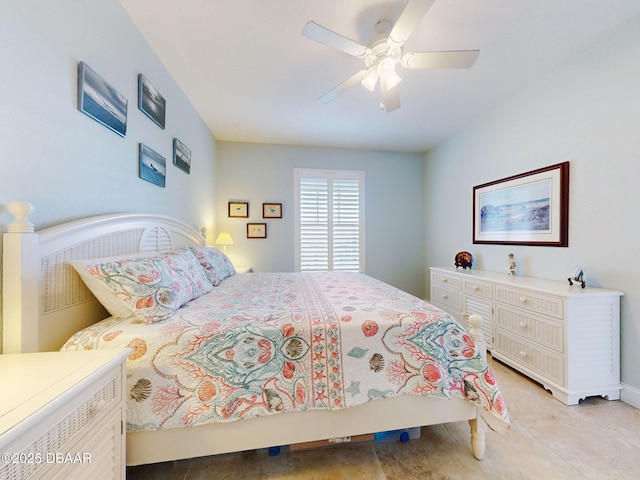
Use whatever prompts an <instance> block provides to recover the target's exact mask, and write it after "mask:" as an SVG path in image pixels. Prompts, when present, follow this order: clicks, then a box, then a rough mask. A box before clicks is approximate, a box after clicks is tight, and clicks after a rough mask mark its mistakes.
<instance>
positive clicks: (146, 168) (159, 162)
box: [138, 143, 167, 188]
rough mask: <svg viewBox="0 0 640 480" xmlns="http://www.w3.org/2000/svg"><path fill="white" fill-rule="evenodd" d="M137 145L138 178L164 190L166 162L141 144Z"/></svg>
mask: <svg viewBox="0 0 640 480" xmlns="http://www.w3.org/2000/svg"><path fill="white" fill-rule="evenodd" d="M139 145H140V146H139V156H138V157H139V164H140V167H139V176H140V178H142V179H143V180H146V181H147V182H151V183H153V184H155V185H158V186H159V187H162V188H164V186H165V179H166V175H167V162H166V160H165V158H164V157H163V156H162V155H160V154H159V153H158V152H155V151H154V150H152V149H150V148H149V147H147V146H146V145H144V144H143V143H141V144H139Z"/></svg>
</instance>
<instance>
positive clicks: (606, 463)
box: [127, 360, 640, 480]
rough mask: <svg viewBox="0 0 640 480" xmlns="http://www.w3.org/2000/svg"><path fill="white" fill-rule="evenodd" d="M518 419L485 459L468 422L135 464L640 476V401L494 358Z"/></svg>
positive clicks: (254, 472) (556, 479)
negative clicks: (559, 391)
mask: <svg viewBox="0 0 640 480" xmlns="http://www.w3.org/2000/svg"><path fill="white" fill-rule="evenodd" d="M490 363H491V367H492V369H493V371H494V374H495V376H496V378H497V380H498V384H499V385H500V387H501V389H502V392H503V395H504V398H505V401H506V403H507V407H508V408H509V413H510V415H511V420H512V426H511V428H510V429H509V430H508V431H507V432H506V433H500V434H499V433H495V432H492V431H489V432H488V434H487V450H486V454H485V458H484V460H482V461H478V460H476V459H475V458H474V457H473V455H472V453H471V447H470V445H469V438H470V434H469V427H468V425H467V423H466V422H459V423H451V424H446V425H437V426H433V427H423V428H422V430H421V436H420V438H419V439H414V440H411V441H410V442H408V443H400V442H383V443H377V444H366V445H347V446H341V447H337V448H331V449H319V450H307V451H297V452H287V453H281V454H280V455H278V456H276V457H270V456H269V455H268V453H266V452H264V451H257V452H256V451H250V452H241V453H237V454H229V455H220V456H214V457H205V458H200V459H193V460H181V461H176V462H167V463H159V464H154V465H143V466H137V467H129V468H128V469H127V478H128V479H129V480H137V479H153V480H155V479H158V480H165V479H167V480H169V479H171V480H174V479H175V480H178V479H180V480H196V479H202V480H204V479H207V480H209V479H211V480H213V479H238V480H253V479H267V478H268V479H272V480H277V479H290V480H325V479H326V480H342V479H344V480H347V479H349V480H355V479H366V480H400V479H402V480H412V479H416V480H417V479H420V480H430V479H439V480H443V479H452V480H453V479H482V478H491V479H506V480H511V479H514V480H516V479H517V480H520V479H544V480H548V479H553V480H562V479H570V480H576V479H588V480H591V479H592V480H596V479H597V480H604V479H620V480H622V479H639V478H640V410H638V409H636V408H633V407H631V406H629V405H627V404H625V403H623V402H620V401H614V402H609V401H607V400H605V399H603V398H600V397H592V398H588V399H586V400H585V401H583V402H581V403H580V405H575V406H571V407H568V406H566V405H563V404H562V403H560V402H559V401H557V400H555V399H554V398H553V397H552V396H551V395H550V394H549V393H548V392H546V391H545V390H544V389H543V388H542V387H540V386H539V385H537V384H536V383H534V382H532V381H531V380H528V379H527V378H525V377H523V376H521V375H520V374H519V373H517V372H515V371H514V370H512V369H510V368H509V367H507V366H505V365H503V364H502V363H500V362H498V361H495V360H490Z"/></svg>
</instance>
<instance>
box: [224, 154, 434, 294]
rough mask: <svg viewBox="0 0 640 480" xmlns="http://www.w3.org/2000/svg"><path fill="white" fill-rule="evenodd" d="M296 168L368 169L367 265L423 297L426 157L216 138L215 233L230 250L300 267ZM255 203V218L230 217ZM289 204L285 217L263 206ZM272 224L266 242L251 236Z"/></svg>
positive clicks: (242, 260)
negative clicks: (224, 236)
mask: <svg viewBox="0 0 640 480" xmlns="http://www.w3.org/2000/svg"><path fill="white" fill-rule="evenodd" d="M294 168H328V169H342V170H363V171H364V172H365V215H366V218H365V228H366V234H365V235H366V237H365V238H366V244H365V269H366V273H367V274H368V275H371V276H373V277H376V278H379V279H381V280H383V281H386V282H387V283H390V284H392V285H394V286H397V287H399V288H401V289H403V290H406V291H408V292H410V293H413V294H414V295H417V296H420V297H422V296H423V292H424V281H425V270H424V245H425V242H424V218H425V216H424V184H423V177H424V160H423V156H422V155H421V154H417V153H400V152H384V151H369V150H347V149H336V148H320V147H298V146H284V145H265V144H249V143H234V142H219V143H218V175H217V187H216V191H217V208H218V210H217V212H216V213H217V214H216V217H217V219H218V222H217V229H216V234H218V233H219V232H221V231H227V232H229V233H231V235H232V237H233V239H234V241H235V243H236V245H234V246H233V247H229V248H228V250H227V252H228V254H229V256H230V257H231V259H232V260H233V261H234V262H235V263H236V264H237V265H250V266H252V267H253V269H254V270H256V271H271V272H274V271H293V270H294V235H295V234H294V228H295V227H294V216H293V213H294V211H293V209H294V176H293V172H294ZM229 200H239V201H248V202H249V214H250V218H249V219H239V218H228V217H227V202H228V201H229ZM263 202H267V203H268V202H278V203H282V204H283V211H284V215H283V218H282V219H269V220H264V219H263V218H262V203H263ZM247 221H249V222H265V221H266V222H267V239H264V240H263V239H260V240H258V239H251V240H249V239H247V238H246V233H245V232H246V224H247Z"/></svg>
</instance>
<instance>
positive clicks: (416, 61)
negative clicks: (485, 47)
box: [401, 50, 480, 68]
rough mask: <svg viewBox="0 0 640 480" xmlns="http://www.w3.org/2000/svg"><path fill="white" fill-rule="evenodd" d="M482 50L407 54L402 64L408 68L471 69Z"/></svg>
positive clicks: (403, 57)
mask: <svg viewBox="0 0 640 480" xmlns="http://www.w3.org/2000/svg"><path fill="white" fill-rule="evenodd" d="M478 55H480V50H452V51H450V52H407V53H405V54H404V55H403V56H402V61H401V64H402V66H403V67H407V68H470V67H471V66H472V65H473V64H474V63H475V61H476V59H477V58H478Z"/></svg>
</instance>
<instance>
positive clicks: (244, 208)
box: [229, 202, 249, 218]
mask: <svg viewBox="0 0 640 480" xmlns="http://www.w3.org/2000/svg"><path fill="white" fill-rule="evenodd" d="M229 216H230V217H237V218H249V202H229Z"/></svg>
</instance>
